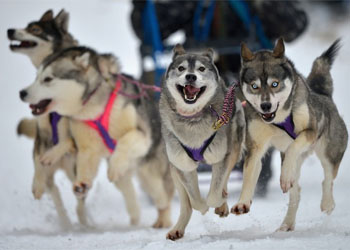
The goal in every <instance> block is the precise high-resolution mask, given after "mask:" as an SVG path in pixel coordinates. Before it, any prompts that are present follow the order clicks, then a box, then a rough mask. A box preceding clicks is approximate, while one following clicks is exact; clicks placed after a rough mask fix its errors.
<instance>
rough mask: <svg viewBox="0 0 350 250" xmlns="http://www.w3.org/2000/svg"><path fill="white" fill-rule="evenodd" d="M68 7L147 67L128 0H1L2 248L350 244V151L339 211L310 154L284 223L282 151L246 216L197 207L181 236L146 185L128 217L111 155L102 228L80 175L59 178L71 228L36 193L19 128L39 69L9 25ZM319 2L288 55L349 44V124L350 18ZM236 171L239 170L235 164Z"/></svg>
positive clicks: (90, 41)
mask: <svg viewBox="0 0 350 250" xmlns="http://www.w3.org/2000/svg"><path fill="white" fill-rule="evenodd" d="M62 7H64V8H65V9H66V10H67V11H68V12H69V13H70V15H71V16H70V17H71V19H70V21H71V22H70V31H71V32H72V34H73V35H74V36H75V37H76V38H77V39H78V40H79V41H80V43H81V44H86V45H89V46H91V47H93V48H95V49H97V50H98V51H100V52H113V53H114V54H115V55H117V56H118V57H119V58H120V61H121V63H122V65H123V69H124V72H127V73H129V74H133V75H135V76H138V75H139V74H140V62H139V54H138V46H139V42H138V41H137V39H136V36H135V35H134V33H133V31H132V28H131V24H130V18H129V14H130V11H131V4H130V2H129V1H111V0H100V1H97V0H91V1H83V0H79V1H77V0H76V1H68V0H64V1H63V0H62V1H59V0H49V1H44V0H37V1H33V0H15V1H14V0H0V34H2V36H1V37H0V39H1V40H0V41H1V42H0V44H1V46H0V55H1V57H0V66H1V71H0V72H1V74H0V82H1V86H2V87H3V91H1V98H0V109H1V115H2V117H3V121H2V122H1V125H0V126H1V129H0V133H1V134H0V138H1V143H0V152H1V155H0V156H1V157H0V159H1V165H0V167H1V172H0V173H1V174H0V183H1V188H0V204H1V205H0V249H219V248H220V249H247V248H250V249H269V250H274V249H349V244H350V210H349V207H350V199H349V198H348V196H347V195H348V193H347V192H349V186H348V185H349V175H350V168H349V167H347V165H349V163H350V155H349V153H348V151H347V152H346V153H345V157H344V159H343V162H342V164H341V166H340V170H339V173H338V177H337V179H336V180H335V185H334V197H335V201H336V208H335V210H334V212H333V214H332V215H331V216H327V215H324V214H322V213H321V211H320V200H321V181H322V179H323V173H322V168H321V167H320V163H319V162H318V160H317V159H316V158H315V157H311V158H309V159H308V160H307V161H306V162H305V163H304V166H303V169H302V175H301V180H300V183H301V187H302V193H301V202H300V206H299V210H298V215H297V222H296V229H295V231H294V232H288V233H282V232H275V230H276V229H277V228H278V226H279V225H280V223H281V222H282V219H283V217H284V215H285V213H286V210H287V202H288V195H286V194H282V192H281V189H280V187H279V174H280V167H279V166H280V160H279V156H278V154H277V153H276V154H275V155H274V158H273V159H274V160H273V168H274V171H273V172H274V177H273V179H272V181H271V183H270V189H269V193H268V196H267V197H266V198H264V199H261V198H260V199H259V198H255V199H254V201H253V205H252V208H251V211H250V213H249V214H247V215H243V216H234V215H230V216H229V217H227V218H225V219H221V218H218V217H217V216H216V215H214V212H213V209H211V210H210V211H209V212H208V213H207V214H206V215H205V216H202V215H201V214H200V213H199V212H196V211H195V212H194V213H193V215H192V218H191V221H190V223H189V225H188V227H187V230H186V234H185V237H184V238H183V239H181V240H179V241H176V242H172V241H168V240H165V235H166V232H167V231H168V229H161V230H156V229H152V228H151V227H150V225H151V224H152V223H153V222H154V220H155V219H156V209H155V208H154V206H152V205H151V203H150V200H149V198H148V197H147V196H146V195H145V193H144V192H143V191H142V190H141V189H140V187H139V186H138V182H137V179H135V180H134V181H135V185H137V187H138V190H139V192H138V193H139V198H140V205H141V208H142V209H141V210H142V211H141V212H142V216H141V223H140V225H139V226H133V227H131V226H129V218H128V215H127V212H126V209H125V204H124V201H123V199H122V196H121V194H120V192H119V191H118V190H116V189H115V187H114V186H113V185H112V184H111V183H109V182H108V180H107V177H106V165H105V164H102V166H101V168H100V171H99V175H98V177H97V178H96V181H95V183H94V187H93V189H92V190H91V191H90V193H89V196H88V199H87V208H88V211H89V216H90V217H91V218H92V219H93V221H94V227H92V228H88V229H84V228H81V227H80V226H79V225H78V223H77V218H76V214H75V205H76V201H75V197H74V195H73V194H72V188H71V183H70V182H69V181H68V180H67V178H66V177H65V176H64V174H63V173H58V174H57V176H56V182H57V184H58V186H59V188H60V190H61V193H62V197H63V200H64V203H65V206H66V208H67V210H68V214H69V216H70V218H71V219H72V221H73V223H74V228H73V229H72V230H71V231H62V230H61V229H60V227H59V225H58V218H57V215H56V212H55V210H54V206H53V203H52V201H51V200H50V199H49V198H48V196H46V195H45V196H44V197H43V198H42V200H40V201H36V200H34V198H33V196H32V193H31V182H32V177H33V169H34V168H33V162H32V147H33V142H32V141H31V140H29V139H26V138H18V137H17V136H16V130H15V129H16V124H17V122H18V121H19V120H20V119H21V118H22V117H30V116H31V115H30V110H29V108H28V107H27V105H25V104H23V103H22V102H21V101H20V100H19V97H18V91H19V90H20V89H21V88H24V87H25V86H27V85H29V84H30V83H31V82H32V81H33V80H34V78H35V69H34V67H33V66H32V65H31V63H30V61H29V60H28V58H26V57H25V56H23V55H20V54H13V53H11V52H10V51H9V49H8V44H9V42H8V41H7V38H6V35H5V34H6V30H7V29H8V28H12V27H15V28H16V27H18V28H21V27H24V26H25V25H26V24H27V23H28V22H29V21H31V20H34V19H38V18H39V17H40V16H41V15H42V13H44V11H46V10H47V9H49V8H52V9H54V11H55V13H57V12H58V11H59V10H60V9H61V8H62ZM313 7H314V8H309V9H310V17H311V20H310V22H311V24H310V26H309V28H308V30H307V31H306V33H305V34H304V35H303V36H301V37H300V38H299V39H298V40H297V41H295V42H293V43H292V44H288V45H287V46H286V51H287V55H288V56H289V57H290V58H291V59H292V61H294V63H295V65H296V67H297V69H298V70H299V71H300V72H301V73H303V74H304V75H307V74H308V72H309V71H310V68H311V63H312V61H313V60H314V58H315V57H317V56H318V55H320V54H321V53H322V52H323V51H324V50H325V49H326V48H328V46H329V45H330V44H331V43H332V42H333V41H334V40H335V39H336V38H337V37H339V36H341V37H342V38H343V47H342V49H341V51H340V55H339V56H338V58H337V59H336V61H335V63H334V66H333V69H332V74H333V77H334V80H335V92H334V100H335V102H336V104H337V106H338V109H339V112H340V113H341V114H342V115H343V117H344V119H345V122H346V124H347V125H349V123H350V110H349V109H348V104H349V100H348V96H349V93H350V84H349V83H348V79H349V69H350V66H349V65H350V59H349V55H350V35H349V31H350V17H349V15H347V16H345V17H344V16H343V17H338V18H334V16H332V15H326V10H325V9H326V7H322V6H321V7H320V6H318V7H317V8H316V7H315V6H313ZM234 174H237V173H234ZM207 178H208V177H207V176H201V189H202V195H203V196H205V195H206V193H207V190H208V182H207V181H205V180H207ZM234 179H235V180H233V181H232V182H231V183H230V187H229V200H228V201H229V205H230V206H232V205H234V203H235V202H236V201H237V200H238V196H239V192H240V188H241V182H240V181H239V180H237V178H234ZM172 205H173V206H172V220H173V223H175V222H176V220H177V217H178V214H179V200H178V198H177V196H176V197H175V198H174V200H173V203H172Z"/></svg>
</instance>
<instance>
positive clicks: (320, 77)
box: [306, 39, 341, 97]
mask: <svg viewBox="0 0 350 250" xmlns="http://www.w3.org/2000/svg"><path fill="white" fill-rule="evenodd" d="M340 47H341V45H340V39H337V40H336V41H335V42H334V43H333V44H332V45H331V46H330V47H329V48H328V49H327V50H326V51H325V52H323V53H322V55H321V56H320V57H317V58H316V60H315V61H314V63H313V65H312V69H311V73H310V75H309V76H308V78H307V79H306V82H307V84H308V85H309V86H310V88H311V89H312V90H313V91H314V92H316V93H317V94H320V95H325V96H329V97H332V94H333V80H332V76H331V73H330V70H331V67H332V64H333V62H334V59H335V57H336V56H337V54H338V51H339V49H340Z"/></svg>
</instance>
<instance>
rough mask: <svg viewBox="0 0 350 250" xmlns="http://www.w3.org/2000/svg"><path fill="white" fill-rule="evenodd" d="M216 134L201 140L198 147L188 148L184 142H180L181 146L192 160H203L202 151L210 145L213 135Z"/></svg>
mask: <svg viewBox="0 0 350 250" xmlns="http://www.w3.org/2000/svg"><path fill="white" fill-rule="evenodd" d="M215 135H216V132H215V133H214V134H213V135H212V136H210V137H209V139H207V140H205V141H204V142H203V145H202V146H201V147H200V148H190V147H187V146H185V145H184V144H182V143H181V142H180V144H181V146H182V147H183V149H184V150H185V151H186V153H187V155H188V156H189V157H190V158H191V159H192V160H194V161H203V160H204V156H203V154H204V152H205V150H206V149H207V148H208V146H209V145H210V143H211V142H212V141H213V139H214V137H215Z"/></svg>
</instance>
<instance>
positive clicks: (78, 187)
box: [73, 182, 90, 198]
mask: <svg viewBox="0 0 350 250" xmlns="http://www.w3.org/2000/svg"><path fill="white" fill-rule="evenodd" d="M89 189H90V185H89V184H87V183H84V182H78V183H76V184H74V187H73V191H74V193H75V195H76V196H77V197H78V198H84V197H85V196H86V195H87V192H88V191H89Z"/></svg>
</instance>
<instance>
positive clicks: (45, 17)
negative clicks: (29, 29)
mask: <svg viewBox="0 0 350 250" xmlns="http://www.w3.org/2000/svg"><path fill="white" fill-rule="evenodd" d="M52 19H53V12H52V10H48V11H46V12H45V13H44V15H43V16H42V17H41V18H40V20H39V21H40V22H47V21H51V20H52Z"/></svg>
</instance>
